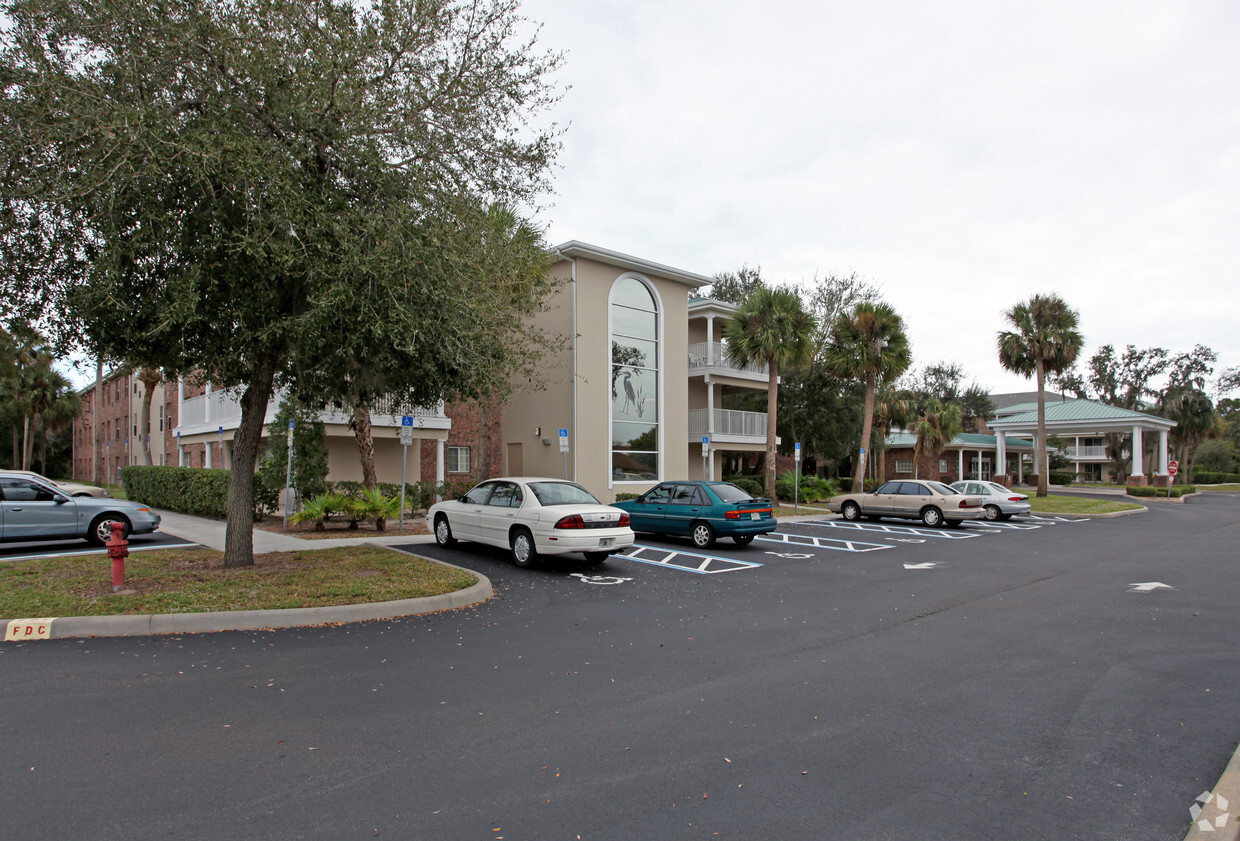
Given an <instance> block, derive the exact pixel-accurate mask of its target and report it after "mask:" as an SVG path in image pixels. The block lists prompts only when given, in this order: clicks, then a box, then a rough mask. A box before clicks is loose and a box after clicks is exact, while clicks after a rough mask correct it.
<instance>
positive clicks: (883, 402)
mask: <svg viewBox="0 0 1240 841" xmlns="http://www.w3.org/2000/svg"><path fill="white" fill-rule="evenodd" d="M915 402H916V400H915V398H914V395H913V393H912V392H911V391H909V390H908V389H906V388H896V387H895V385H894V384H893V383H882V384H881V385H880V386H879V387H878V391H877V392H875V394H874V437H875V438H876V439H877V440H878V441H880V442H882V443H881V444H880V445H879V446H873V442H871V448H872V449H873V450H874V451H875V452H876V453H877V454H878V481H880V482H882V481H883V480H884V479H886V478H887V436H888V435H889V434H890V433H891V428H892V427H893V426H897V427H904V426H905V425H907V424H909V423H912V421H913V417H914V415H915V412H914V408H913V407H914V403H915Z"/></svg>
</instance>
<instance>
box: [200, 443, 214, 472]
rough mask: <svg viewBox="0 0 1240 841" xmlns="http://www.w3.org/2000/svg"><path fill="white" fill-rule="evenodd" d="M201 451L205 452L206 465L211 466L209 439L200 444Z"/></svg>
mask: <svg viewBox="0 0 1240 841" xmlns="http://www.w3.org/2000/svg"><path fill="white" fill-rule="evenodd" d="M202 451H203V452H204V453H206V459H207V461H206V466H207V467H208V468H211V467H212V466H213V465H212V463H211V442H210V441H207V442H206V443H205V444H203V445H202Z"/></svg>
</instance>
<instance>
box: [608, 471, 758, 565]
mask: <svg viewBox="0 0 1240 841" xmlns="http://www.w3.org/2000/svg"><path fill="white" fill-rule="evenodd" d="M613 504H614V505H615V506H616V507H617V508H622V509H624V510H625V511H627V512H629V521H630V526H631V528H632V529H633V531H638V532H654V533H656V534H675V535H687V536H688V537H690V538H691V539H692V540H693V545H694V546H696V547H698V548H699V549H705V548H707V547H708V546H711V545H712V544H713V543H714V542H715V538H716V537H730V538H732V539H733V540H734V541H736V542H737V543H738V544H740V545H741V546H747V545H749V544H750V543H751V542H753V539H754V538H755V537H757V536H758V535H760V534H766V533H768V532H772V531H775V527H776V526H777V525H778V522H777V521H776V519H775V516H774V514H773V513H772V509H771V501H770V500H769V499H755V498H754V497H753V496H751V495H750V494H749V493H748V492H747V491H743V490H741V489H740V488H738V487H737V486H736V485H733V484H732V483H730V482H690V481H684V482H664V483H662V484H661V485H656V486H655V487H653V488H651V489H650V490H648V491H646V492H645V493H644V494H642V495H641V496H639V497H638V498H637V499H626V500H623V501H621V502H616V503H613Z"/></svg>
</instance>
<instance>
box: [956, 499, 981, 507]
mask: <svg viewBox="0 0 1240 841" xmlns="http://www.w3.org/2000/svg"><path fill="white" fill-rule="evenodd" d="M960 507H961V508H976V507H977V506H976V505H970V504H969V500H968V499H967V498H966V499H962V500H960Z"/></svg>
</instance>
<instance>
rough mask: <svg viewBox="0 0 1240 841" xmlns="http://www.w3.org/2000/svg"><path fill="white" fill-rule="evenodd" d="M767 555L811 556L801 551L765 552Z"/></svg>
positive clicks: (780, 556) (787, 556)
mask: <svg viewBox="0 0 1240 841" xmlns="http://www.w3.org/2000/svg"><path fill="white" fill-rule="evenodd" d="M766 554H768V555H774V556H775V557H777V558H812V557H814V556H813V555H805V554H802V553H801V552H767V553H766Z"/></svg>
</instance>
